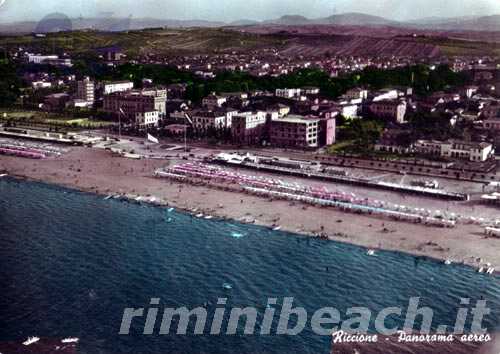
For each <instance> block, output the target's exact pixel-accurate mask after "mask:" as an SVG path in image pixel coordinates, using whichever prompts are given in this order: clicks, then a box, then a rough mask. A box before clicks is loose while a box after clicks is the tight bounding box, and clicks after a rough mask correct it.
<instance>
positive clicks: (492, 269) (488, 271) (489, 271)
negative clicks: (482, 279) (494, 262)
mask: <svg viewBox="0 0 500 354" xmlns="http://www.w3.org/2000/svg"><path fill="white" fill-rule="evenodd" d="M493 273H495V268H493V267H490V268H488V269H487V270H486V274H490V275H491V274H493Z"/></svg>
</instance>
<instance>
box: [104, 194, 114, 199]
mask: <svg viewBox="0 0 500 354" xmlns="http://www.w3.org/2000/svg"><path fill="white" fill-rule="evenodd" d="M111 198H113V196H112V195H108V196H107V197H106V198H104V200H109V199H111Z"/></svg>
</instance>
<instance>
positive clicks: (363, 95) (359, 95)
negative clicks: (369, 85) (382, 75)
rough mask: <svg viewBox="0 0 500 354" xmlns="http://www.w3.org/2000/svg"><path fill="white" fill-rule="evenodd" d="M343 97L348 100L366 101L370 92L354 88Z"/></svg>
mask: <svg viewBox="0 0 500 354" xmlns="http://www.w3.org/2000/svg"><path fill="white" fill-rule="evenodd" d="M343 96H344V97H345V98H347V99H348V100H361V101H364V100H366V99H367V98H368V90H365V89H362V88H353V89H350V90H348V91H347V92H346V93H345V94H344V95H343Z"/></svg>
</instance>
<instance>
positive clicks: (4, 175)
mask: <svg viewBox="0 0 500 354" xmlns="http://www.w3.org/2000/svg"><path fill="white" fill-rule="evenodd" d="M7 176H8V175H7V174H6V173H2V174H0V178H2V177H7Z"/></svg>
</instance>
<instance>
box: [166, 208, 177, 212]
mask: <svg viewBox="0 0 500 354" xmlns="http://www.w3.org/2000/svg"><path fill="white" fill-rule="evenodd" d="M174 210H175V209H174V208H168V209H167V213H171V212H173V211H174Z"/></svg>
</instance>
